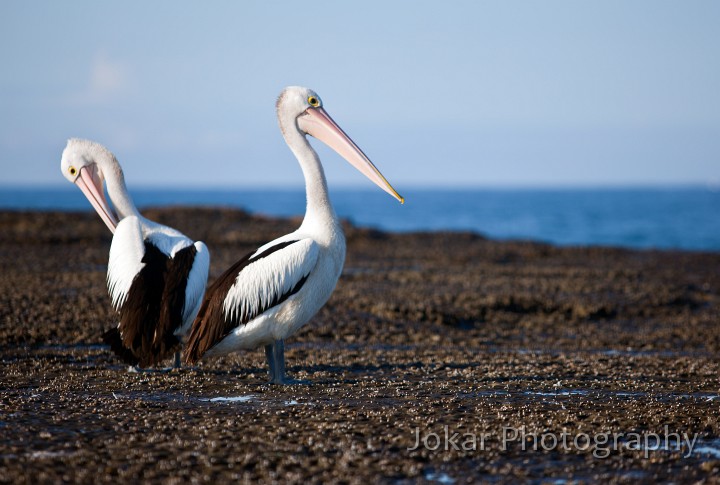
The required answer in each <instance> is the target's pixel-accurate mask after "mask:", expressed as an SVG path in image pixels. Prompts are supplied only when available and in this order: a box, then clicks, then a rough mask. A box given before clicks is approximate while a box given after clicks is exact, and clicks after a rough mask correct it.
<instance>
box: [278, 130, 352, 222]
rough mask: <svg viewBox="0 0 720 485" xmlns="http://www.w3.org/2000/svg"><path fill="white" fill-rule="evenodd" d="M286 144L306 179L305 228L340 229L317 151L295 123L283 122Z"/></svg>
mask: <svg viewBox="0 0 720 485" xmlns="http://www.w3.org/2000/svg"><path fill="white" fill-rule="evenodd" d="M280 128H281V130H282V133H283V137H284V138H285V142H286V143H287V144H288V147H290V150H292V152H293V154H294V155H295V157H296V158H297V160H298V163H300V168H302V171H303V175H304V177H305V196H306V199H307V207H306V210H305V219H304V220H303V224H302V227H304V228H312V227H320V228H328V229H330V228H331V227H332V228H334V227H336V226H338V219H337V215H336V214H335V210H334V209H333V206H332V204H331V203H330V197H329V195H328V188H327V181H326V179H325V171H324V170H323V167H322V164H321V163H320V158H319V157H318V154H317V152H315V150H314V149H313V147H312V146H311V145H310V143H309V142H308V140H307V138H306V137H305V135H304V134H303V133H301V132H300V130H299V129H298V127H297V125H296V124H295V120H280Z"/></svg>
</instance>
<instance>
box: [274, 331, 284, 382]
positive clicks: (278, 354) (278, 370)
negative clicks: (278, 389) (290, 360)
mask: <svg viewBox="0 0 720 485" xmlns="http://www.w3.org/2000/svg"><path fill="white" fill-rule="evenodd" d="M272 357H273V362H274V364H275V376H274V379H273V382H274V383H275V384H287V382H286V380H285V341H284V340H276V341H275V342H274V343H273V355H272Z"/></svg>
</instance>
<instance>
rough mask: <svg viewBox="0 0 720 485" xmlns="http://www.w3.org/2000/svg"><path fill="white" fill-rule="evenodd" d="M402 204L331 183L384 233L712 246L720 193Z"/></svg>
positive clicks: (7, 200) (144, 194) (281, 202)
mask: <svg viewBox="0 0 720 485" xmlns="http://www.w3.org/2000/svg"><path fill="white" fill-rule="evenodd" d="M401 193H402V194H403V195H404V196H405V198H406V203H405V205H401V204H400V203H398V202H397V201H396V200H395V199H393V198H392V197H390V196H389V195H387V194H385V193H384V192H382V191H380V190H378V189H375V188H374V187H371V188H369V189H362V190H356V189H335V190H331V198H332V201H333V204H334V206H335V210H336V211H337V213H338V215H339V216H340V217H343V218H347V219H349V220H351V221H352V222H353V223H354V224H356V225H360V226H366V227H374V228H378V229H382V230H387V231H398V232H408V231H438V230H456V231H474V232H478V233H481V234H483V235H485V236H488V237H491V238H495V239H523V240H535V241H545V242H549V243H553V244H558V245H563V246H567V245H583V246H585V245H611V246H623V247H630V248H662V249H687V250H702V251H720V191H719V190H717V189H710V188H704V187H683V188H618V189H458V190H449V189H416V190H407V191H401ZM131 195H132V197H133V199H134V200H135V203H136V204H137V206H138V207H139V208H140V209H141V210H142V208H146V207H151V206H152V207H159V206H224V207H238V208H242V209H245V210H247V211H249V212H252V213H259V214H264V215H271V216H293V215H301V214H302V213H303V212H304V209H305V194H304V191H303V190H302V189H267V190H264V189H246V188H238V189H207V190H204V189H187V190H182V189H168V188H162V189H150V188H141V189H136V190H131ZM0 209H3V210H7V209H11V210H61V211H77V210H83V211H85V210H87V211H89V210H91V207H90V204H89V203H88V202H87V200H86V199H85V197H84V196H83V195H82V193H81V192H80V191H79V190H77V189H76V188H74V187H72V186H69V185H68V186H67V187H63V188H43V187H31V188H16V187H1V186H0Z"/></svg>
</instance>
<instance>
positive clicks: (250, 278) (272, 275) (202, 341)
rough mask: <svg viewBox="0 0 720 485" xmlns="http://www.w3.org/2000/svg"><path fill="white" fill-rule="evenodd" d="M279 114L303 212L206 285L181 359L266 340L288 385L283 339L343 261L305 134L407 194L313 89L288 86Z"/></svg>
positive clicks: (331, 283)
mask: <svg viewBox="0 0 720 485" xmlns="http://www.w3.org/2000/svg"><path fill="white" fill-rule="evenodd" d="M277 117H278V122H279V124H280V130H281V131H282V134H283V137H284V139H285V142H286V143H287V145H288V146H289V148H290V150H291V151H292V152H293V154H294V155H295V157H296V158H297V160H298V162H299V163H300V167H301V168H302V172H303V175H304V177H305V190H306V198H307V207H306V212H305V217H304V219H303V222H302V224H301V225H300V227H299V228H298V229H297V230H296V231H295V232H293V233H290V234H287V235H285V236H282V237H280V238H278V239H275V240H274V241H271V242H269V243H267V244H265V245H264V246H261V247H260V248H259V249H257V250H256V251H254V252H251V253H249V254H247V255H246V256H245V257H243V258H242V259H240V260H239V261H238V262H236V263H235V264H234V265H232V266H231V267H230V268H229V269H228V270H227V271H226V272H225V273H224V274H222V275H221V276H220V277H219V278H218V279H217V280H216V281H215V282H214V283H213V284H212V285H211V286H210V287H209V288H208V291H207V293H206V294H205V299H204V301H203V304H202V307H201V308H200V312H199V313H198V316H197V318H196V319H195V322H194V323H193V325H192V328H191V329H190V335H189V337H188V341H187V346H186V348H185V362H186V363H187V364H195V363H196V362H198V361H199V360H200V359H201V358H204V357H206V356H207V357H213V356H220V355H225V354H228V353H231V352H235V351H237V350H242V349H254V348H257V347H260V346H264V347H265V356H266V358H267V362H268V366H269V374H270V383H272V384H292V383H294V382H297V381H294V380H290V379H286V377H285V343H284V342H285V339H286V338H288V337H289V336H291V335H293V334H294V333H295V332H297V330H298V329H299V328H300V327H302V326H303V325H305V324H306V323H307V322H308V321H309V320H310V319H311V318H312V317H313V315H315V313H317V311H318V310H320V308H322V306H323V305H324V304H325V302H327V300H328V298H330V295H331V294H332V292H333V290H334V289H335V285H336V283H337V281H338V278H339V277H340V273H341V271H342V267H343V263H344V261H345V236H344V235H343V231H342V228H341V226H340V223H339V221H338V217H337V215H336V214H335V210H334V209H333V207H332V205H331V204H330V198H329V197H328V190H327V182H326V180H325V173H324V171H323V168H322V165H321V164H320V159H319V158H318V155H317V153H316V152H315V150H313V148H312V146H311V145H310V143H309V142H308V140H307V138H306V135H311V136H313V137H315V138H317V139H318V140H320V141H322V142H324V143H325V144H326V145H328V146H329V147H330V148H332V149H333V150H335V151H336V152H337V153H338V154H339V155H340V156H342V157H343V158H345V159H346V160H347V161H348V162H349V163H350V164H352V165H353V166H355V167H356V168H357V169H358V170H359V171H360V172H362V173H363V174H364V175H365V176H366V177H368V178H369V179H370V180H372V181H373V182H374V183H375V184H377V185H378V186H379V187H380V188H382V189H383V190H385V191H386V192H388V193H389V194H390V195H392V196H393V197H395V198H396V199H398V200H399V201H400V202H401V203H402V202H404V199H403V198H402V197H401V196H400V195H399V194H398V193H397V192H396V191H395V189H393V188H392V186H391V185H390V183H388V181H387V180H386V179H385V177H383V175H382V174H381V173H380V171H379V170H378V169H377V168H376V167H375V165H373V164H372V162H371V161H370V160H369V159H368V157H367V156H365V154H364V153H363V152H362V151H361V150H360V148H358V146H357V145H356V144H355V143H354V142H353V141H352V140H351V139H350V138H349V137H348V136H347V135H346V134H345V132H343V131H342V129H341V128H340V127H339V126H338V125H337V124H336V123H335V122H334V121H333V119H332V118H331V117H330V115H328V113H327V112H326V111H325V109H324V108H323V103H322V101H321V99H320V96H318V95H317V93H315V92H314V91H312V90H310V89H308V88H302V87H297V86H292V87H288V88H285V89H284V90H283V92H282V93H281V94H280V96H279V98H278V101H277Z"/></svg>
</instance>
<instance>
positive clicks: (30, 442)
mask: <svg viewBox="0 0 720 485" xmlns="http://www.w3.org/2000/svg"><path fill="white" fill-rule="evenodd" d="M144 212H145V215H147V216H148V217H149V218H151V219H154V220H157V221H159V222H163V223H167V224H170V225H172V226H174V227H177V228H178V229H180V230H182V231H183V232H185V233H186V234H188V235H189V236H191V237H193V238H195V239H201V240H204V241H205V242H206V243H207V244H208V246H209V248H210V250H211V252H212V266H211V275H210V278H211V279H214V278H216V277H217V276H219V275H220V273H221V272H222V271H223V270H224V269H225V268H226V267H228V266H229V265H230V264H231V263H232V262H234V261H235V260H236V259H238V258H239V257H240V256H242V255H243V254H244V253H245V252H246V251H248V250H250V249H253V248H254V247H257V245H258V244H260V243H263V242H265V241H267V240H269V239H271V238H273V237H276V236H278V235H281V234H284V233H286V232H288V231H290V230H292V229H293V228H294V227H296V225H297V224H298V222H299V221H298V220H279V219H271V218H262V217H250V216H249V215H247V214H245V213H243V212H240V211H236V210H230V209H177V208H176V209H152V210H147V211H144ZM346 235H347V239H348V258H347V261H346V265H345V270H344V273H343V276H342V277H341V280H340V283H339V284H338V287H337V289H336V291H335V293H334V295H333V297H332V298H331V300H330V302H329V303H328V305H327V306H326V307H325V308H324V309H323V310H322V311H321V312H320V313H319V314H318V315H317V316H316V317H315V319H314V320H313V321H312V322H311V323H310V324H308V325H307V326H306V327H304V328H303V329H302V330H301V331H300V332H299V333H298V334H297V335H296V336H295V337H293V338H292V339H290V340H289V341H288V342H287V349H286V352H287V365H288V374H289V375H290V377H293V378H299V379H304V380H308V381H310V382H311V384H308V385H298V386H293V387H275V386H268V385H266V384H265V382H266V380H267V374H266V372H267V370H266V365H265V361H264V353H263V352H262V350H260V349H259V350H256V351H251V352H243V353H238V354H236V355H233V356H231V357H226V358H222V359H217V360H213V361H209V362H204V363H202V364H201V365H199V366H197V367H193V368H184V369H181V370H179V371H173V372H161V371H154V372H141V373H130V372H128V371H127V368H126V367H125V366H123V365H121V364H120V363H119V362H118V361H117V360H116V359H115V358H114V357H113V356H112V355H111V354H110V353H109V351H108V349H107V348H105V347H103V346H102V345H101V340H100V335H101V333H102V332H103V331H104V330H106V329H107V328H110V327H111V326H113V325H114V324H115V323H114V322H115V317H114V314H113V312H112V310H111V309H110V305H109V298H108V296H107V293H106V289H105V271H106V265H107V256H108V250H109V246H110V234H109V233H108V232H107V229H106V228H105V226H104V225H103V224H102V223H101V222H100V220H99V219H98V218H97V217H96V216H95V215H93V214H90V213H79V214H78V213H70V214H68V213H17V212H0V274H2V278H0V295H1V296H0V298H1V299H2V300H1V303H0V349H1V350H0V355H1V357H2V367H1V368H0V390H1V392H0V435H1V436H2V439H1V440H0V482H3V483H5V482H7V483H53V482H82V483H129V482H137V481H138V480H141V481H143V482H164V483H186V482H204V483H222V482H227V481H230V480H235V481H237V480H243V481H253V482H255V481H258V482H264V483H267V482H286V481H287V482H301V483H313V482H315V483H330V482H346V483H364V484H368V483H377V482H380V483H401V484H402V483H418V482H420V483H426V482H427V483H446V484H447V483H466V482H467V483H471V482H473V483H474V482H478V481H487V482H500V483H504V482H507V483H516V482H517V481H518V480H524V481H529V482H535V483H570V482H573V481H579V482H603V483H607V482H627V483H643V482H646V483H649V482H654V481H670V480H672V481H675V482H678V483H690V482H696V481H705V482H706V483H717V482H718V481H719V480H718V478H717V476H718V474H719V473H720V424H719V423H718V416H719V415H720V381H719V380H718V376H719V371H720V361H719V360H718V356H720V254H717V253H688V252H668V251H630V250H623V249H613V248H557V247H554V246H551V245H547V244H540V243H533V242H499V241H493V240H487V239H485V238H483V237H481V236H479V235H476V234H469V233H422V234H403V235H400V234H388V233H382V232H378V231H373V230H368V229H361V228H355V227H352V226H350V225H349V224H348V225H347V227H346ZM168 364H169V362H168ZM418 437H419V443H418V442H417V441H418ZM656 437H657V438H656ZM522 438H524V441H522ZM686 438H687V441H686ZM691 440H694V441H691ZM558 480H561V481H558ZM563 480H564V481H563Z"/></svg>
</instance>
